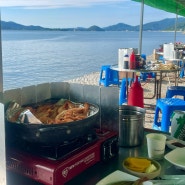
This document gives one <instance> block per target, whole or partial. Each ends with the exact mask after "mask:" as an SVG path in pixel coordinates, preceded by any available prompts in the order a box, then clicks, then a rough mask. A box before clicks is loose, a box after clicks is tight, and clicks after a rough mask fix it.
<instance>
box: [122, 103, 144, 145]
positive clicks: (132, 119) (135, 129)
mask: <svg viewBox="0 0 185 185" xmlns="http://www.w3.org/2000/svg"><path fill="white" fill-rule="evenodd" d="M144 121H145V109H143V108H140V107H136V106H129V105H121V106H120V107H119V146H123V147H132V146H137V145H140V144H141V143H142V141H143V138H144Z"/></svg>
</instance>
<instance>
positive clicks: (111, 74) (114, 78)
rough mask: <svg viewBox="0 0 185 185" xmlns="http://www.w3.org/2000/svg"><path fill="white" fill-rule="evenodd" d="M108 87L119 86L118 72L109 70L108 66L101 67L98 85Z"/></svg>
mask: <svg viewBox="0 0 185 185" xmlns="http://www.w3.org/2000/svg"><path fill="white" fill-rule="evenodd" d="M102 84H103V85H104V86H105V87H108V86H109V85H119V73H118V71H115V70H112V69H110V65H105V66H102V67H101V71H100V79H99V85H102Z"/></svg>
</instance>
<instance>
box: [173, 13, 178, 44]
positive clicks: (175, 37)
mask: <svg viewBox="0 0 185 185" xmlns="http://www.w3.org/2000/svg"><path fill="white" fill-rule="evenodd" d="M177 20H178V14H176V19H175V35H174V44H175V43H176V39H177Z"/></svg>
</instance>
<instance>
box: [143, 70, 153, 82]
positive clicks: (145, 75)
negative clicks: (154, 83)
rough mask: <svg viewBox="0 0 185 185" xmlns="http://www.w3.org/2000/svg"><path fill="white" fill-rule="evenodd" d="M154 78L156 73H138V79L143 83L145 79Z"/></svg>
mask: <svg viewBox="0 0 185 185" xmlns="http://www.w3.org/2000/svg"><path fill="white" fill-rule="evenodd" d="M155 77H156V73H152V72H150V73H147V72H142V73H140V79H142V80H143V81H146V80H147V78H155Z"/></svg>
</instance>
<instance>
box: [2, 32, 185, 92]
mask: <svg viewBox="0 0 185 185" xmlns="http://www.w3.org/2000/svg"><path fill="white" fill-rule="evenodd" d="M176 38H177V39H176V41H177V42H185V38H184V35H183V34H182V33H181V32H177V36H176ZM171 42H174V33H173V32H161V31H144V32H143V40H142V53H144V54H146V55H151V54H152V53H153V50H154V49H156V48H159V46H160V45H161V44H164V43H171ZM138 46H139V32H137V31H135V32H130V31H125V32H123V31H106V32H104V31H103V32H97V31H96V32H95V31H93V32H92V31H91V32H89V31H87V32H86V31H85V32H82V31H80V32H79V31H76V32H71V31H13V30H12V31H5V30H3V31H2V55H3V56H2V57H3V86H4V90H7V89H14V88H21V87H24V86H29V85H36V84H41V83H46V82H58V81H66V80H71V79H74V78H77V77H80V76H83V75H85V74H89V73H92V72H98V71H100V68H101V66H102V65H107V64H110V65H112V64H117V63H118V49H119V48H138Z"/></svg>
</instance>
